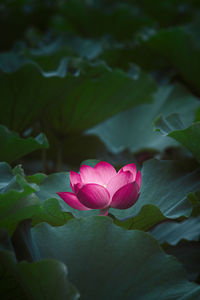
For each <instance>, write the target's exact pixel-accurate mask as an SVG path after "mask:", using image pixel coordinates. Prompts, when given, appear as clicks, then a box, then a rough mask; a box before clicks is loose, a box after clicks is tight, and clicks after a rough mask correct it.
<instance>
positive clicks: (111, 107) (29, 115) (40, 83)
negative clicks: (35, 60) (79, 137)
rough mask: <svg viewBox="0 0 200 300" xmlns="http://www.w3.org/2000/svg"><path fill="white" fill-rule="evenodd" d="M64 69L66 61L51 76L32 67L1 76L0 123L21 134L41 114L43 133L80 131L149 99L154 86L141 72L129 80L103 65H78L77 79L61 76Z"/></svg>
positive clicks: (24, 66) (32, 65) (68, 75)
mask: <svg viewBox="0 0 200 300" xmlns="http://www.w3.org/2000/svg"><path fill="white" fill-rule="evenodd" d="M66 66H67V62H65V61H63V64H62V65H60V69H58V70H57V71H56V72H53V73H49V72H48V73H44V72H42V71H41V70H40V68H39V67H38V66H37V65H35V64H25V65H23V66H22V67H21V68H20V69H19V70H17V71H16V72H13V73H8V74H7V73H4V72H1V73H0V88H1V91H2V101H1V105H0V112H1V113H0V120H1V122H2V124H5V125H7V126H8V127H9V128H10V129H14V130H17V131H23V130H24V129H26V128H27V127H28V126H30V125H32V124H34V122H35V121H36V120H38V119H39V117H41V113H42V111H43V116H42V121H43V122H45V123H46V126H47V127H48V128H52V129H53V130H54V131H58V132H59V133H60V134H61V133H62V134H68V133H69V132H77V131H78V132H80V131H83V130H84V129H86V128H88V127H91V126H92V125H95V124H97V123H99V122H100V121H102V120H104V119H105V118H108V117H110V116H111V115H113V114H116V113H117V112H119V111H121V110H125V109H127V108H129V107H132V106H135V105H138V104H141V103H144V102H149V101H151V100H152V98H151V97H152V93H153V92H154V91H155V84H154V82H153V81H152V79H151V78H150V77H149V76H148V75H147V74H145V73H141V74H140V76H139V78H137V80H134V79H133V78H131V77H130V76H129V75H127V74H126V73H124V72H123V71H121V70H119V69H115V70H111V69H109V68H108V67H107V66H106V65H105V64H103V63H99V64H97V65H91V64H90V63H84V64H83V66H82V67H78V66H80V62H78V66H77V67H76V68H75V70H77V72H80V71H81V74H79V73H78V74H79V75H78V74H75V75H72V74H70V73H68V74H67V75H66V71H65V68H66ZM80 68H81V69H80ZM63 72H65V73H64V76H63ZM61 75H62V76H61ZM59 76H60V77H59ZM47 106H48V111H47V110H46V107H47Z"/></svg>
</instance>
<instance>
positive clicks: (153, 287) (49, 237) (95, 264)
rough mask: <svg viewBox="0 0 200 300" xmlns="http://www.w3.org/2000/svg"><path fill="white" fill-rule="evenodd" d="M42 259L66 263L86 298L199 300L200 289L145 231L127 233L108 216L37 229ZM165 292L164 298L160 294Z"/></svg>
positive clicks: (33, 230)
mask: <svg viewBox="0 0 200 300" xmlns="http://www.w3.org/2000/svg"><path fill="white" fill-rule="evenodd" d="M32 232H33V237H34V238H35V241H36V243H37V245H38V247H39V250H40V254H41V257H43V258H53V259H58V260H59V261H62V262H63V263H65V264H66V265H67V266H68V269H69V278H70V280H71V281H72V282H73V283H74V284H75V285H76V286H77V288H78V290H79V292H80V295H81V298H82V299H87V300H89V299H105V300H106V299H127V300H128V299H138V300H139V299H147V300H150V299H152V300H154V299H168V300H170V299H182V297H183V298H184V299H194V298H195V297H196V298H198V297H199V296H200V288H199V287H198V286H197V285H195V284H193V283H190V282H188V281H187V280H186V277H185V274H184V272H183V269H182V267H181V266H180V264H179V263H178V262H177V261H176V260H174V259H173V258H172V257H169V256H167V255H166V254H165V253H164V252H163V251H162V250H161V249H160V247H159V246H158V244H157V242H156V241H155V240H154V239H153V238H152V237H151V236H150V235H149V234H146V233H144V232H142V231H137V230H135V231H128V230H124V229H122V228H120V227H118V226H116V225H114V224H113V223H112V221H111V219H110V218H108V217H89V218H87V219H85V218H82V219H76V220H72V221H70V222H69V223H67V224H66V225H64V226H62V227H57V228H55V227H51V226H50V225H48V224H46V223H42V224H39V225H37V226H36V227H34V228H33V229H32ZM161 290H162V293H161Z"/></svg>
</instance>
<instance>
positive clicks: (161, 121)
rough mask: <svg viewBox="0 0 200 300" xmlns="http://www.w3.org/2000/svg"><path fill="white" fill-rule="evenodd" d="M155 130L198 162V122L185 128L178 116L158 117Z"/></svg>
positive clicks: (199, 136) (199, 145)
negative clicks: (190, 153) (186, 151)
mask: <svg viewBox="0 0 200 300" xmlns="http://www.w3.org/2000/svg"><path fill="white" fill-rule="evenodd" d="M155 128H156V130H157V131H160V132H161V133H162V134H163V135H164V136H169V137H172V138H173V139H175V140H176V141H178V142H179V143H181V144H182V145H183V146H185V147H186V148H187V149H188V150H190V151H191V152H192V154H193V155H194V156H195V157H196V159H197V160H198V161H200V122H196V123H193V124H192V125H190V126H189V127H186V126H185V125H184V124H183V123H182V120H181V118H180V116H179V115H178V114H172V115H169V116H168V117H166V118H163V117H162V116H159V118H157V120H156V121H155Z"/></svg>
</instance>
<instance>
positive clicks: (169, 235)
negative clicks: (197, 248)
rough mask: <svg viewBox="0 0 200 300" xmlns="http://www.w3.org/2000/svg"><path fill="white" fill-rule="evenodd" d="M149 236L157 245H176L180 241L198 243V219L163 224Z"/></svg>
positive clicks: (199, 228)
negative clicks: (156, 241) (155, 240)
mask: <svg viewBox="0 0 200 300" xmlns="http://www.w3.org/2000/svg"><path fill="white" fill-rule="evenodd" d="M151 234H152V235H153V236H154V237H155V238H156V239H157V240H158V241H159V243H161V244H162V243H164V242H167V243H168V244H170V245H176V244H177V243H178V242H179V241H180V240H182V239H184V240H188V241H198V240H199V237H200V217H198V218H189V219H187V220H185V221H182V222H173V221H170V222H164V223H162V224H160V225H157V226H156V227H155V228H154V229H153V230H152V231H151Z"/></svg>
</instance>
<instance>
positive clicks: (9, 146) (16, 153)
mask: <svg viewBox="0 0 200 300" xmlns="http://www.w3.org/2000/svg"><path fill="white" fill-rule="evenodd" d="M0 144H1V148H0V160H1V161H7V162H9V163H11V162H13V161H15V160H17V159H19V158H21V157H23V156H24V155H26V154H28V153H30V152H32V151H35V150H38V149H42V148H48V147H49V144H48V141H47V138H46V136H45V135H44V134H43V133H41V134H39V135H38V136H37V137H35V138H32V137H30V138H26V139H23V138H21V137H20V136H19V135H18V134H17V133H15V132H13V131H10V130H9V129H8V128H6V127H5V126H2V125H0Z"/></svg>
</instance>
